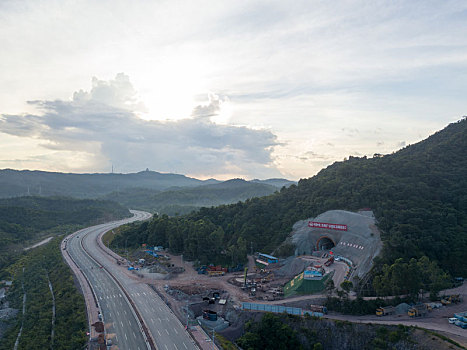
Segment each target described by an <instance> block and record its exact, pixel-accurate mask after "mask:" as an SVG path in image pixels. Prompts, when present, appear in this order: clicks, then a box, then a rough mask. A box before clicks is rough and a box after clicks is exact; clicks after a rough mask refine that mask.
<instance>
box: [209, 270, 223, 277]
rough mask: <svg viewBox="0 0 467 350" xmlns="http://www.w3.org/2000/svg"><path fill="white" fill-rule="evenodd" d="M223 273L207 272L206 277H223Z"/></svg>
mask: <svg viewBox="0 0 467 350" xmlns="http://www.w3.org/2000/svg"><path fill="white" fill-rule="evenodd" d="M224 274H225V272H224V271H211V270H208V276H209V277H212V276H224Z"/></svg>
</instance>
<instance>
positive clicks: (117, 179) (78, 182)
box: [0, 169, 218, 198]
mask: <svg viewBox="0 0 467 350" xmlns="http://www.w3.org/2000/svg"><path fill="white" fill-rule="evenodd" d="M217 182H218V181H217V180H213V179H211V180H206V181H202V180H198V179H194V178H190V177H186V176H184V175H179V174H162V173H158V172H155V171H141V172H139V173H134V174H65V173H54V172H46V171H30V170H21V171H19V170H12V169H3V170H0V198H2V197H17V196H25V195H28V194H31V195H41V196H71V197H76V198H97V197H100V196H103V195H106V194H108V193H111V192H114V191H120V190H125V189H131V188H135V187H144V188H148V189H152V190H158V191H159V190H164V189H168V188H170V187H173V186H184V187H190V186H200V185H202V184H211V183H217Z"/></svg>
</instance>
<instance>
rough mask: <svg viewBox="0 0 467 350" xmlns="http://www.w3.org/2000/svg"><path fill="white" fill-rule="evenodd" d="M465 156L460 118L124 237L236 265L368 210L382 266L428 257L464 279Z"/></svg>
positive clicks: (464, 124)
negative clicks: (298, 228) (390, 148)
mask: <svg viewBox="0 0 467 350" xmlns="http://www.w3.org/2000/svg"><path fill="white" fill-rule="evenodd" d="M466 150H467V120H466V119H465V118H463V119H462V120H460V121H459V122H457V123H453V124H450V125H449V126H447V127H446V128H445V129H443V130H442V131H439V132H437V133H436V134H434V135H432V136H430V137H429V138H428V139H426V140H424V141H422V142H419V143H417V144H415V145H410V146H407V147H405V148H404V149H402V150H400V151H398V152H396V153H394V154H390V155H384V156H380V155H375V156H374V157H373V158H369V159H367V158H366V157H363V158H357V157H350V158H349V159H348V160H346V161H343V162H336V163H334V164H332V165H331V166H329V167H327V168H326V169H323V170H322V171H320V172H319V174H317V175H316V176H313V177H312V178H309V179H302V180H300V181H299V183H298V185H296V186H295V185H292V186H290V187H289V188H283V189H282V190H281V191H280V192H279V193H276V194H273V195H270V196H267V197H262V198H253V199H250V200H247V201H246V202H242V203H237V204H232V205H223V206H219V207H215V208H202V209H200V210H199V211H198V212H195V213H192V214H190V215H188V216H186V217H182V218H173V219H169V218H166V217H159V218H157V217H156V218H154V220H153V221H152V222H151V223H150V224H149V225H146V226H141V227H137V228H133V229H130V230H129V231H128V234H131V235H132V236H133V238H134V240H135V244H136V243H143V242H145V243H149V244H160V245H163V246H168V247H169V248H171V249H173V250H174V251H183V253H184V256H186V257H187V258H192V259H199V255H198V254H200V253H203V252H205V251H206V249H208V248H207V247H210V244H212V246H214V247H216V246H217V245H218V244H220V245H221V246H222V247H225V248H226V249H222V250H216V249H214V248H213V250H212V254H210V255H209V258H210V259H211V260H215V259H218V260H225V261H232V262H234V263H235V261H243V260H244V259H245V254H246V252H247V251H249V250H250V248H251V246H253V249H254V250H262V251H265V252H270V251H273V250H274V249H275V248H276V247H278V246H279V245H280V244H281V243H282V242H283V241H284V240H285V238H286V237H287V236H288V234H289V233H290V231H291V229H292V225H293V223H295V222H296V221H297V220H301V219H306V218H308V217H312V216H316V215H317V214H319V213H322V212H324V211H326V210H330V209H346V210H357V209H359V208H363V207H370V208H372V209H373V211H374V212H375V215H376V218H377V220H378V222H379V226H380V228H381V230H382V232H383V234H382V239H383V241H384V250H383V257H382V261H383V262H385V263H390V264H392V263H393V262H394V261H395V260H396V259H397V258H403V259H405V260H406V261H408V260H409V259H410V258H421V257H422V256H424V255H426V256H428V257H429V259H430V260H432V261H434V262H437V263H438V264H439V266H441V268H443V269H444V270H446V271H449V272H450V273H451V274H452V275H463V276H467V266H466V265H465V264H462V263H461V262H462V261H464V260H465V257H466V254H467V253H466V252H467V234H466V232H467V217H466V216H467V215H466V214H467V157H466V156H465V154H466ZM187 227H189V229H188V228H187ZM121 239H122V238H121V237H116V242H118V241H119V240H121ZM219 240H221V242H220V243H218V241H219ZM215 252H218V253H215Z"/></svg>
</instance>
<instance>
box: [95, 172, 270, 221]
mask: <svg viewBox="0 0 467 350" xmlns="http://www.w3.org/2000/svg"><path fill="white" fill-rule="evenodd" d="M277 190H278V188H277V187H275V186H271V185H268V184H264V183H256V182H249V181H245V180H241V179H233V180H228V181H225V182H221V183H217V184H209V185H203V186H197V187H191V188H174V189H170V190H166V191H162V192H161V191H155V190H149V189H145V188H139V189H131V190H125V191H120V192H113V193H111V194H109V195H107V196H105V197H104V198H105V199H109V200H113V201H116V202H118V203H121V204H123V205H125V206H126V207H128V208H134V209H141V210H146V211H149V212H153V213H154V212H158V213H159V214H167V215H172V216H173V215H176V214H188V213H190V212H191V211H193V210H196V209H199V208H200V207H205V206H213V205H221V204H229V203H237V202H238V201H243V200H246V199H247V198H253V197H262V196H266V195H269V194H272V193H274V192H275V191H277Z"/></svg>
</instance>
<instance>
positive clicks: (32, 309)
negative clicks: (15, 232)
mask: <svg viewBox="0 0 467 350" xmlns="http://www.w3.org/2000/svg"><path fill="white" fill-rule="evenodd" d="M59 245H60V238H55V239H54V240H53V241H52V242H50V243H48V244H46V245H44V246H41V247H38V248H35V249H32V250H30V251H29V252H28V253H27V254H25V255H23V256H22V257H21V258H20V259H19V260H18V261H17V262H16V263H15V264H13V265H11V266H9V267H8V269H7V270H8V271H7V272H8V273H9V274H10V275H11V276H12V277H13V286H12V288H11V291H10V292H9V294H8V299H9V300H10V303H11V306H12V307H14V308H17V309H20V310H22V303H23V293H26V313H25V316H24V317H23V316H22V314H21V312H20V313H19V317H18V318H17V319H16V320H15V321H14V322H13V325H12V327H11V328H10V329H9V330H8V332H7V334H6V335H5V337H4V338H3V339H2V340H1V341H0V350H7V349H8V350H10V349H12V348H13V344H14V342H15V340H16V337H17V335H18V331H19V328H20V327H21V323H23V330H22V334H21V337H20V341H19V346H18V349H28V350H32V349H52V348H53V349H55V350H60V349H63V350H65V349H70V350H75V349H81V348H82V347H83V345H84V344H85V342H86V325H87V323H86V314H85V310H86V307H85V304H84V299H83V297H82V296H81V294H79V292H78V291H77V289H76V287H75V285H74V283H73V278H72V275H71V271H70V269H69V267H68V265H66V264H65V262H64V261H63V259H62V256H61V253H60V247H59ZM23 268H24V272H23ZM49 280H50V283H51V285H52V288H53V293H54V296H55V308H56V310H55V315H56V318H55V322H54V338H53V342H52V339H51V334H52V332H51V331H52V305H53V300H52V293H51V291H50V289H49ZM23 287H24V289H23Z"/></svg>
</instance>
